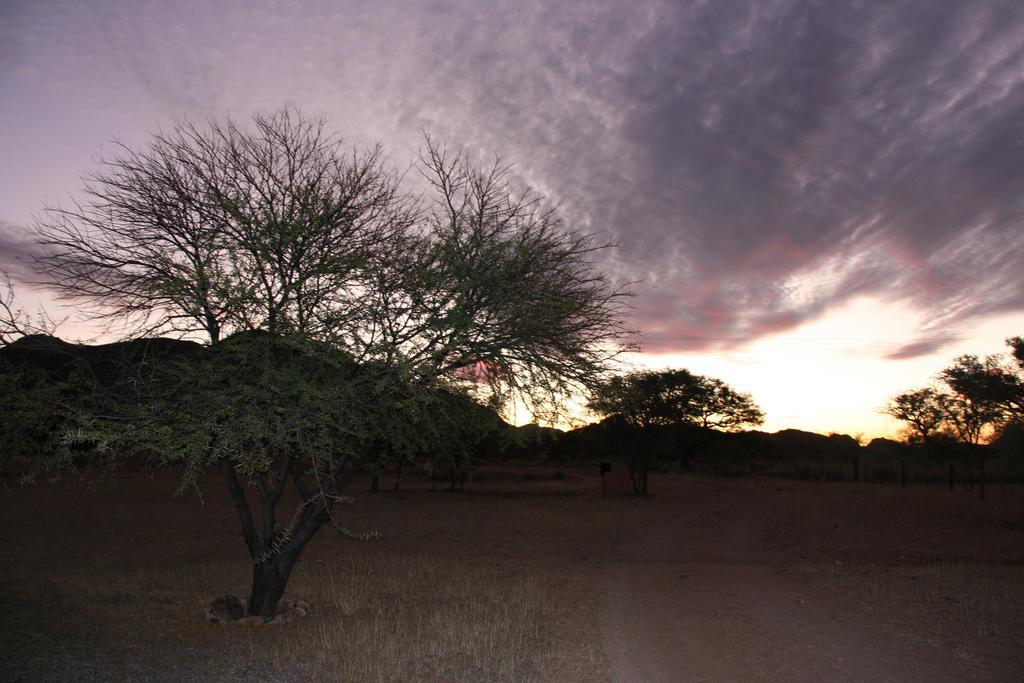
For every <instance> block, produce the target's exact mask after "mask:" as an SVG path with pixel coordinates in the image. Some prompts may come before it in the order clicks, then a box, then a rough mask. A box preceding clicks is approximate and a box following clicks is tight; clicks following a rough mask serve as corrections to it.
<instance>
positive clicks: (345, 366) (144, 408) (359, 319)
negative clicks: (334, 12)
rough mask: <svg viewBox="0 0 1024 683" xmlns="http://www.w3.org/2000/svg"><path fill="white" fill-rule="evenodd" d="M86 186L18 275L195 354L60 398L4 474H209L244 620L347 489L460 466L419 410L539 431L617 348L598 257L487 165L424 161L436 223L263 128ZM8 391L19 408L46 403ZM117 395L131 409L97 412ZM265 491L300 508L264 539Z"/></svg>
mask: <svg viewBox="0 0 1024 683" xmlns="http://www.w3.org/2000/svg"><path fill="white" fill-rule="evenodd" d="M103 168H104V170H102V171H100V172H98V173H97V174H94V175H93V176H92V177H91V178H90V180H89V181H88V184H87V186H86V197H87V201H85V202H84V203H81V204H77V203H76V204H75V205H74V206H73V208H72V209H53V210H51V211H49V212H48V213H47V215H46V216H47V217H46V218H45V219H44V220H42V221H41V222H40V224H39V226H38V230H39V235H40V239H41V241H42V242H43V244H44V246H45V247H46V250H45V252H46V255H45V256H44V257H43V259H42V261H41V269H42V271H43V272H44V273H45V274H46V275H48V276H49V278H50V282H51V285H52V286H53V287H55V288H57V290H58V291H59V292H60V293H61V294H62V295H63V296H66V297H70V298H76V299H84V300H86V301H90V302H92V303H93V304H95V306H96V307H97V308H96V313H97V315H103V316H108V317H111V318H114V319H120V320H125V321H128V322H131V323H132V324H133V327H134V330H135V331H136V333H141V332H144V331H149V332H152V331H159V332H165V333H181V334H186V335H188V334H195V333H201V335H202V336H204V337H205V338H206V340H207V341H209V342H210V343H212V346H211V348H210V350H209V353H208V355H207V356H197V357H195V358H192V357H190V358H187V359H185V360H183V361H182V362H181V363H176V364H174V365H173V370H169V371H167V372H165V371H163V370H162V369H160V368H159V365H160V363H159V362H155V363H154V365H155V366H156V369H157V370H159V371H158V372H153V373H152V374H151V378H152V379H151V381H150V380H147V381H142V380H138V381H137V384H138V385H139V387H141V388H140V389H139V390H138V391H137V392H136V393H135V394H132V393H130V392H127V391H120V392H119V393H113V394H112V393H111V392H110V391H107V390H106V387H105V386H103V383H100V385H97V384H96V383H93V384H89V385H87V387H86V389H81V390H80V389H79V388H76V386H77V385H75V384H74V383H72V384H68V385H64V386H65V387H66V388H67V390H68V392H69V393H70V395H71V396H72V397H77V396H86V397H88V396H103V397H104V400H103V402H101V403H96V402H94V401H91V400H85V399H83V402H81V403H80V404H78V403H75V402H73V401H72V402H70V403H69V404H68V405H69V407H68V409H67V410H62V411H60V413H59V415H60V416H61V419H62V420H63V421H64V422H65V423H67V424H69V425H72V426H68V427H66V428H67V429H71V430H74V431H72V432H67V433H66V434H65V437H67V438H63V439H62V440H60V441H59V443H58V445H60V446H61V449H58V450H61V453H62V455H60V456H59V457H51V458H42V459H37V460H35V461H32V462H27V463H22V464H23V465H24V466H25V467H27V468H28V472H29V474H31V473H32V472H36V471H41V470H45V469H48V468H58V469H59V468H61V467H63V466H65V465H69V464H71V463H72V462H73V461H74V460H75V459H82V460H84V461H87V462H92V463H93V464H96V463H99V462H106V460H104V459H105V458H106V455H107V454H110V453H113V452H115V451H117V452H122V451H123V452H127V451H130V450H133V449H134V450H138V451H140V452H144V453H145V452H151V453H155V454H160V455H159V457H158V460H160V461H161V462H163V461H166V462H168V463H172V464H177V465H179V466H183V467H184V470H185V480H186V482H189V481H194V480H195V477H196V476H198V473H199V472H200V471H202V470H203V469H204V468H206V467H209V466H218V467H219V468H220V469H221V472H222V474H223V477H224V481H225V483H226V485H227V487H228V489H229V491H230V492H231V494H232V496H233V498H234V500H235V504H236V508H237V512H238V515H239V518H240V520H241V522H242V526H243V530H244V531H245V533H246V543H247V546H248V547H249V551H250V556H251V557H252V558H253V561H254V563H255V564H254V567H255V569H254V579H253V592H252V595H251V596H250V600H249V607H250V613H251V614H260V615H269V614H270V613H272V610H273V608H274V604H275V596H278V597H279V596H280V591H281V590H283V588H284V585H285V582H286V581H287V578H288V573H289V571H290V567H291V564H290V563H291V562H293V561H294V559H295V557H296V556H297V554H298V552H299V551H301V548H302V546H303V545H304V544H305V542H306V541H308V540H309V538H310V537H311V536H312V534H313V533H315V531H316V530H317V529H318V528H319V527H320V526H321V525H322V524H323V523H324V522H325V521H327V520H328V519H330V518H331V514H332V511H333V509H334V505H333V502H334V501H337V500H338V499H339V498H338V497H339V496H340V495H341V491H342V490H343V489H344V487H345V485H346V484H347V483H348V481H349V480H350V479H351V476H352V474H353V473H354V472H355V471H357V470H358V469H359V468H361V467H363V466H365V465H366V464H369V463H375V462H379V461H380V460H381V459H382V458H386V457H388V454H390V453H398V452H421V451H423V450H426V449H427V445H428V444H427V442H428V441H429V440H435V441H437V442H439V443H442V444H445V447H446V448H448V449H450V451H451V452H450V453H448V456H450V459H451V460H452V461H453V462H454V461H455V460H457V459H459V458H460V457H462V455H463V452H462V450H460V449H464V448H466V447H468V446H467V444H470V442H471V438H470V436H469V435H470V434H475V433H476V432H477V431H479V430H480V429H481V427H480V421H479V420H478V419H477V418H478V417H479V414H478V413H474V412H473V411H469V410H454V409H451V406H450V405H448V403H446V401H448V399H445V398H443V396H445V395H450V396H453V397H458V396H461V398H453V399H451V400H453V401H463V400H469V399H467V398H465V397H466V396H470V397H475V398H476V399H478V400H487V401H489V402H491V403H492V404H493V405H500V404H501V403H502V402H503V401H505V400H508V399H509V398H511V397H518V398H520V399H522V400H525V401H526V402H527V403H528V404H529V405H531V406H532V407H534V408H535V409H537V410H538V411H541V410H554V409H556V408H557V407H558V405H559V401H560V399H561V398H563V397H564V396H565V395H567V394H570V393H573V392H576V391H580V390H586V389H588V388H589V387H591V386H593V385H594V383H595V382H596V381H597V378H598V377H600V376H601V375H602V374H603V373H604V372H606V369H607V365H608V363H609V362H610V361H611V360H612V359H614V358H615V357H616V356H617V355H618V354H619V353H620V352H621V350H622V348H623V345H622V342H623V339H624V338H625V336H626V335H627V331H626V330H625V329H624V327H623V325H622V313H623V311H622V306H623V301H624V297H625V296H626V292H624V291H622V290H621V289H618V288H616V287H614V286H612V285H611V284H610V283H609V281H608V280H607V278H606V277H605V276H603V275H602V274H601V273H599V272H597V271H596V270H595V269H594V268H593V266H592V264H591V260H592V258H593V257H594V255H595V253H596V252H597V251H599V250H600V249H602V248H604V245H601V244H595V243H594V242H593V241H592V240H591V238H590V237H589V236H586V235H580V234H578V233H574V232H572V231H570V230H567V229H566V228H565V226H564V225H563V224H562V223H561V222H560V220H559V218H558V216H557V214H556V213H554V212H553V211H552V210H550V209H547V208H545V205H544V202H543V199H542V198H541V197H540V196H539V195H537V194H535V193H534V192H533V191H532V190H530V189H529V188H517V187H516V186H514V184H513V183H512V182H511V172H510V169H509V168H508V167H507V166H505V165H503V164H502V163H501V162H500V161H496V162H495V163H494V164H493V165H491V166H489V167H484V168H483V169H482V170H481V169H479V168H477V167H475V166H474V165H473V164H472V163H471V162H470V160H469V158H468V157H467V156H466V155H465V154H462V153H460V154H454V155H451V154H449V153H447V152H446V151H445V150H444V148H442V147H440V146H438V145H436V144H435V143H433V142H432V141H431V140H429V139H428V140H427V143H426V151H425V152H424V155H423V166H422V171H423V174H424V176H425V177H426V178H427V179H428V180H429V181H430V186H431V188H432V190H433V191H434V194H435V195H436V198H435V199H436V201H435V202H434V203H433V204H432V205H424V204H423V203H422V202H420V201H419V200H416V199H410V198H408V197H407V196H404V195H400V194H399V193H398V191H397V189H396V188H397V180H396V179H395V177H394V176H393V175H392V174H389V173H387V172H385V171H384V170H383V168H382V165H381V163H380V152H379V150H374V151H372V152H369V153H358V152H353V153H351V154H348V153H345V154H342V153H341V151H340V146H339V144H338V143H337V142H336V139H335V138H334V137H332V136H330V135H327V133H326V132H325V128H324V124H323V122H321V121H316V122H309V121H307V120H305V119H303V118H302V117H301V116H300V115H299V114H297V113H296V112H294V111H291V110H284V111H282V112H278V113H276V114H272V115H269V116H256V117H255V118H254V128H253V129H252V130H243V129H241V128H240V127H238V126H236V125H235V124H234V123H232V122H230V121H228V122H227V123H225V124H223V125H218V124H212V125H211V126H210V127H209V129H205V130H200V129H198V128H196V127H194V126H192V125H191V124H181V125H179V126H177V127H176V128H175V129H174V131H173V132H172V133H171V134H169V135H167V136H163V135H158V136H156V137H155V138H154V141H153V143H152V144H151V145H150V147H149V148H147V149H145V150H143V151H133V150H130V149H127V148H122V156H121V157H118V158H116V159H114V160H113V161H109V162H106V163H105V165H104V167H103ZM235 330H242V331H250V334H249V335H248V336H245V335H243V336H242V337H239V336H238V335H237V334H236V335H233V336H226V334H225V333H226V332H229V331H235ZM257 331H258V332H262V333H264V335H266V336H265V337H264V336H260V335H256V336H255V337H254V336H253V335H252V334H251V333H254V332H257ZM239 339H257V340H260V341H259V343H256V342H254V341H253V342H242V341H238V340H239ZM229 342H230V344H229ZM222 347H223V348H222ZM200 358H210V359H218V360H211V361H209V362H207V361H205V360H197V359H200ZM210 363H212V365H210ZM144 365H146V367H150V364H149V363H146V364H144ZM193 365H194V368H193V367H192V366H193ZM132 367H134V366H132ZM0 372H6V369H5V367H4V366H0ZM90 372H91V370H90ZM12 373H13V374H12V381H13V378H14V377H15V375H16V376H17V379H18V381H25V382H28V384H26V385H25V386H24V387H23V388H24V390H25V391H26V392H28V391H29V390H30V389H32V390H39V391H40V392H42V388H43V387H44V386H50V387H53V386H56V385H54V384H53V383H49V384H47V383H45V382H44V383H38V382H36V383H33V382H31V381H29V380H26V379H25V375H24V374H23V371H22V370H19V371H17V372H14V371H13V370H12ZM307 373H309V375H310V376H308V377H307V376H306V374H307ZM29 374H31V373H29ZM80 375H81V373H78V374H76V375H75V376H76V377H79V376H80ZM178 376H180V377H182V378H188V379H187V381H186V380H182V381H180V382H179V381H176V380H175V378H176V377H178ZM132 381H135V380H132ZM189 382H191V383H192V384H191V385H190V384H189ZM219 384H223V390H220V389H218V388H217V387H218V385H219ZM115 386H122V385H117V384H116V383H115ZM165 386H173V387H179V388H180V391H177V392H173V391H168V390H165ZM147 387H149V388H147ZM139 392H141V393H139ZM445 392H447V393H445ZM38 395H39V396H42V395H43V394H42V393H39V394H38ZM118 395H125V396H133V397H134V399H133V401H130V402H124V401H118V400H108V399H110V397H111V396H113V397H117V396H118ZM52 398H53V396H52V395H48V400H49V399H52ZM41 400H42V399H41ZM210 416H216V417H215V418H212V417H210ZM211 420H212V421H211ZM68 434H70V435H71V436H68ZM112 444H116V445H117V448H114V447H113V446H112ZM47 445H48V446H50V447H51V449H53V448H55V447H56V446H55V445H54V442H52V440H51V441H49V442H47ZM65 446H66V447H65ZM86 452H88V453H89V454H91V455H90V458H91V459H90V458H86V457H85V455H83V454H84V453H86ZM175 454H179V455H175ZM459 462H460V464H461V463H462V462H463V461H461V460H460V461H459ZM299 463H302V464H301V465H300V464H299ZM303 476H306V477H308V478H309V479H310V480H312V481H314V484H309V483H304V482H305V481H306V480H304V479H303ZM240 478H244V479H248V480H249V482H250V484H251V487H250V488H248V489H246V488H243V487H241V486H240V485H239V483H238V482H239V479H240ZM289 479H290V480H291V481H292V482H293V484H294V486H295V488H296V490H297V491H298V493H299V494H300V496H299V497H300V499H301V500H302V501H303V502H302V503H300V505H299V507H298V508H297V509H296V511H295V513H294V515H293V516H292V521H291V522H288V523H279V522H278V520H279V518H280V515H279V514H278V512H277V510H278V505H279V504H280V501H281V500H282V491H283V487H284V485H285V482H286V480H289ZM247 490H248V491H249V493H246V491H247ZM311 501H312V502H311ZM253 505H254V506H255V509H256V511H257V514H256V515H254V514H253V512H252V509H253V507H252V506H253ZM257 517H260V518H262V519H263V521H264V524H263V527H262V528H263V531H262V532H261V534H260V535H257V536H253V534H252V529H253V524H254V522H253V520H254V519H255V518H257ZM268 553H269V554H268ZM274 558H277V559H274ZM271 560H272V562H273V563H274V566H273V567H271V566H269V565H267V562H271ZM265 565H266V566H265Z"/></svg>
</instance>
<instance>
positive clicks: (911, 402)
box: [885, 387, 946, 445]
mask: <svg viewBox="0 0 1024 683" xmlns="http://www.w3.org/2000/svg"><path fill="white" fill-rule="evenodd" d="M943 398H944V397H943V396H942V394H940V393H939V392H938V391H937V390H936V389H934V388H932V387H925V388H923V389H916V390H914V391H906V392H904V393H902V394H899V395H897V396H894V397H893V398H892V399H891V400H890V401H889V404H888V405H887V406H886V408H885V412H886V413H888V414H889V415H891V416H893V417H895V418H896V419H897V420H903V421H904V422H906V423H907V424H908V425H909V426H910V428H911V430H912V432H911V437H910V439H909V440H910V441H911V442H912V443H914V442H916V443H921V444H925V445H927V444H929V443H930V442H931V439H932V435H933V434H934V433H935V432H936V431H938V430H939V429H940V428H941V427H942V425H943V422H944V420H945V416H946V408H945V405H944V403H943Z"/></svg>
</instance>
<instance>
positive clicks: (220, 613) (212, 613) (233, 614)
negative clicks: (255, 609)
mask: <svg viewBox="0 0 1024 683" xmlns="http://www.w3.org/2000/svg"><path fill="white" fill-rule="evenodd" d="M203 614H204V615H205V616H206V620H207V621H209V622H211V623H214V624H229V623H231V624H241V625H243V626H264V625H266V624H289V623H291V622H293V621H295V620H296V619H301V618H302V617H304V616H306V615H307V614H309V604H308V603H306V602H304V601H302V600H288V601H286V602H282V603H281V604H279V605H278V606H277V610H275V614H274V616H273V617H260V616H250V617H247V616H245V607H244V606H243V605H242V601H241V600H239V599H238V598H237V597H235V596H234V595H225V596H224V597H222V598H217V599H216V600H214V601H213V604H211V605H210V606H209V607H207V608H206V609H205V610H203Z"/></svg>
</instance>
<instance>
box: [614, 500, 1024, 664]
mask: <svg viewBox="0 0 1024 683" xmlns="http://www.w3.org/2000/svg"><path fill="white" fill-rule="evenodd" d="M793 495H794V494H793V491H782V490H776V489H773V488H772V487H771V486H770V485H768V486H766V485H764V484H762V485H760V486H745V485H739V486H737V485H735V484H730V485H728V486H725V485H722V484H718V485H716V484H715V483H714V482H713V481H708V482H703V483H702V482H699V481H696V480H690V481H689V482H688V484H687V486H686V488H685V491H679V492H672V491H669V492H666V493H664V494H663V495H661V496H659V499H658V500H657V501H656V502H655V503H652V513H653V512H654V511H655V509H656V511H657V519H654V518H653V516H652V517H651V518H650V522H651V523H650V524H641V525H639V528H636V529H634V530H633V533H632V534H631V537H632V538H631V540H630V541H629V542H628V543H627V544H626V545H625V547H624V548H623V554H622V556H621V558H618V559H617V560H616V561H614V562H611V563H609V564H608V565H607V566H606V567H605V569H604V583H605V586H606V590H607V595H608V601H607V630H606V652H607V654H608V658H609V660H610V662H611V668H612V672H611V673H612V677H613V680H616V681H629V682H633V681H787V682H795V681H815V682H826V681H929V682H935V681H967V680H1012V674H1010V675H1011V678H1005V677H1004V676H1006V675H1007V673H1008V672H1006V671H987V672H986V671H984V670H979V669H978V668H976V667H972V666H971V665H970V662H968V661H965V660H963V659H961V658H958V657H957V656H956V655H955V654H954V653H952V652H950V651H946V650H943V649H941V647H938V646H936V645H935V644H929V643H927V642H922V641H920V640H918V639H915V638H912V637H906V636H905V635H899V634H896V633H893V632H891V630H890V628H888V627H887V625H886V624H885V623H884V622H882V621H880V620H876V619H872V618H871V616H870V615H868V614H866V613H865V611H864V609H863V608H862V606H861V605H859V604H858V603H857V601H856V600H855V599H854V598H852V597H850V596H845V595H841V594H838V593H837V592H836V591H826V590H823V589H822V588H821V586H817V587H816V586H815V585H813V584H815V582H813V581H807V580H806V578H807V577H806V576H802V575H801V573H800V571H799V570H798V568H799V567H800V566H801V558H810V557H811V556H813V562H814V563H820V562H823V561H824V562H827V561H832V562H835V563H837V564H839V563H842V562H844V561H849V560H843V559H835V560H829V559H828V558H829V556H830V553H831V554H834V556H835V557H836V558H839V557H848V556H849V554H850V552H851V548H852V549H853V551H857V552H861V553H865V552H867V553H875V554H885V553H886V552H888V551H887V550H886V549H887V548H889V547H892V546H893V545H894V544H895V543H898V542H899V541H900V539H892V538H886V537H885V534H882V533H881V532H880V533H878V534H873V533H872V530H871V529H870V528H863V527H861V528H859V529H858V531H859V535H858V534H844V533H841V530H840V529H838V524H839V522H840V521H842V515H841V510H838V509H837V510H835V511H833V512H832V513H831V515H832V516H830V513H829V512H828V511H822V510H810V509H809V510H806V511H805V513H806V514H809V515H811V516H812V517H813V518H804V519H802V520H800V522H801V523H802V527H803V528H801V529H800V534H801V535H805V534H806V533H807V529H808V528H810V529H811V530H812V532H811V533H810V534H809V535H808V537H807V538H805V540H804V546H803V548H801V546H800V544H799V543H797V542H790V541H787V537H786V533H785V532H786V527H787V526H794V520H793V518H792V514H793V511H792V509H791V508H792V507H793V506H792V504H791V502H784V501H791V500H792V496H793ZM655 506H656V508H655ZM796 514H799V512H797V513H796ZM833 518H834V519H835V521H833ZM891 521H894V522H895V521H898V520H891ZM896 526H899V525H898V524H897V525H896ZM816 527H817V528H819V529H820V533H818V534H817V535H816V534H815V533H814V532H813V530H814V528H816ZM830 530H832V531H833V533H831V534H829V533H828V532H829V531H830ZM896 533H898V531H896ZM830 539H832V540H833V541H834V542H831V541H830ZM872 539H874V547H872ZM908 540H912V539H908ZM893 559H895V557H893ZM795 568H797V569H795Z"/></svg>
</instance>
